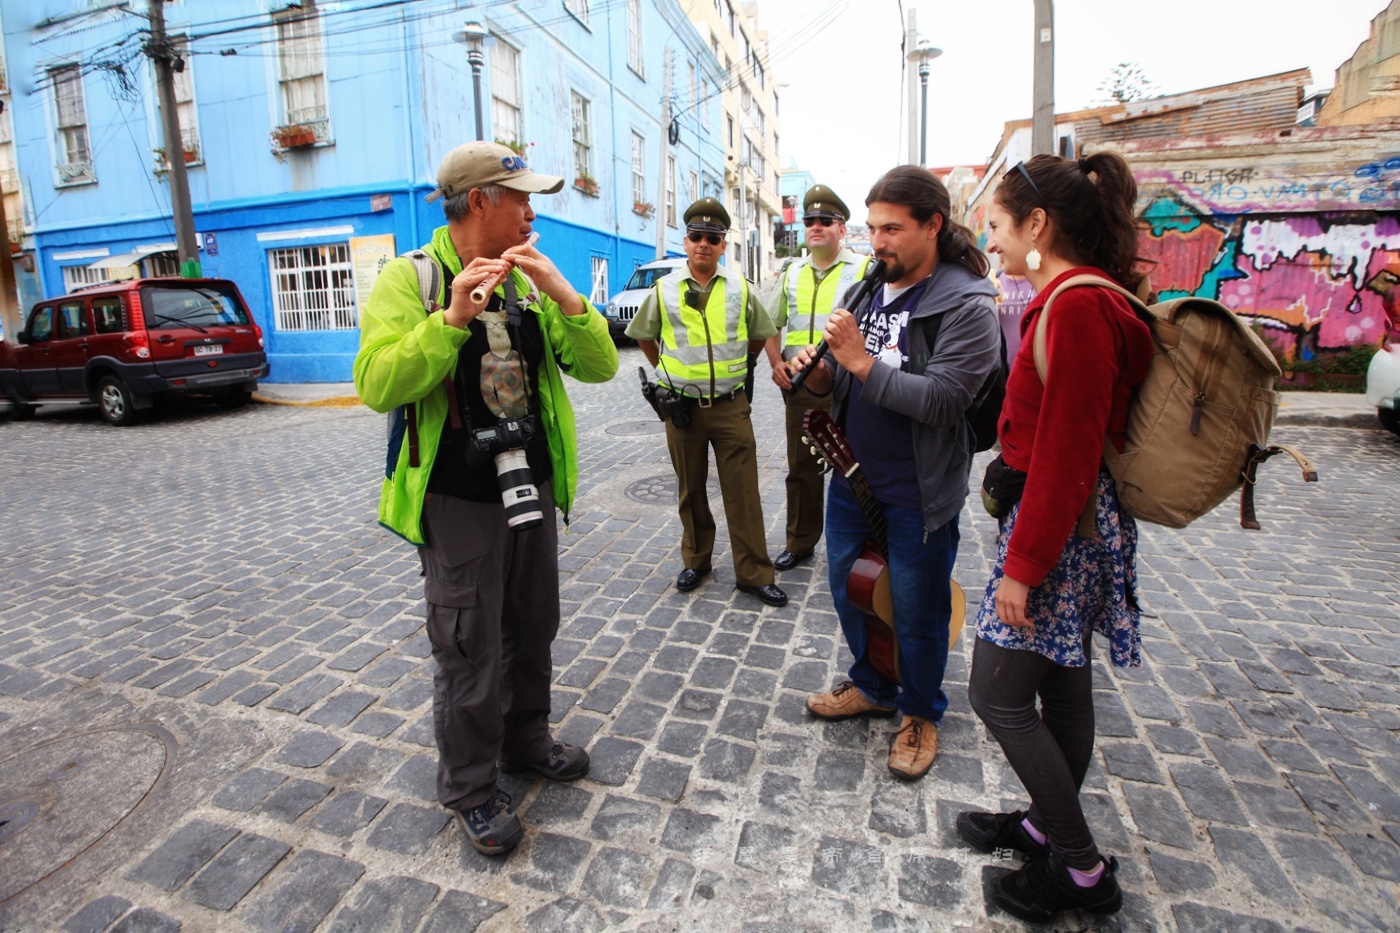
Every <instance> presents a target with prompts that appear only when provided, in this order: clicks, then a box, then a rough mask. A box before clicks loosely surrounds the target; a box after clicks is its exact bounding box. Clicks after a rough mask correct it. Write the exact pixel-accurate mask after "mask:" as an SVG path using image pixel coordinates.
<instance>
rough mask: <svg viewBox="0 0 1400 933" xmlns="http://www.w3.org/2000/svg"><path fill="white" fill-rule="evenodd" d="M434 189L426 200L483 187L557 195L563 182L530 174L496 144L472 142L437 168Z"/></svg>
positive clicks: (524, 164)
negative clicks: (499, 187) (496, 186)
mask: <svg viewBox="0 0 1400 933" xmlns="http://www.w3.org/2000/svg"><path fill="white" fill-rule="evenodd" d="M437 182H438V186H437V188H436V189H435V190H434V191H433V193H432V194H430V195H428V197H427V198H426V200H429V201H436V200H437V199H438V198H450V197H452V196H453V195H457V194H461V193H462V192H463V191H470V190H471V189H473V188H484V187H485V186H487V185H500V186H501V187H502V188H511V189H513V190H515V191H527V192H529V193H530V194H557V193H558V192H559V190H560V189H561V188H563V187H564V179H562V178H560V177H559V176H557V175H541V174H540V173H539V172H536V171H533V170H532V169H531V168H530V166H529V164H528V163H527V162H526V161H525V158H524V156H518V155H516V154H515V152H514V151H512V150H511V149H508V148H506V147H505V146H502V145H500V144H499V143H487V142H474V143H466V144H465V145H461V146H458V147H457V148H456V149H453V150H452V151H451V152H449V153H448V154H447V157H446V158H444V159H443V160H442V164H441V165H439V166H438V173H437Z"/></svg>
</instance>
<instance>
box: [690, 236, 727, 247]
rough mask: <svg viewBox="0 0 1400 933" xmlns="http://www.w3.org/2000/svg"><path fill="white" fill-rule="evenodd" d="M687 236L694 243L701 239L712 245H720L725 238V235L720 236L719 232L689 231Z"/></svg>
mask: <svg viewBox="0 0 1400 933" xmlns="http://www.w3.org/2000/svg"><path fill="white" fill-rule="evenodd" d="M686 236H687V237H688V238H689V239H690V242H692V243H699V242H700V241H701V240H704V241H705V242H706V243H709V244H710V245H711V246H718V245H719V244H720V241H721V240H723V239H724V237H722V236H720V235H719V234H718V233H688V234H686Z"/></svg>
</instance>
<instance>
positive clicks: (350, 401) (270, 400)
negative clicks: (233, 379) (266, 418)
mask: <svg viewBox="0 0 1400 933" xmlns="http://www.w3.org/2000/svg"><path fill="white" fill-rule="evenodd" d="M253 401H255V402H260V403H262V404H264V405H293V406H298V407H301V408H355V407H357V406H361V405H364V402H362V401H360V399H359V396H356V395H337V396H332V397H331V398H318V399H290V398H276V397H274V396H271V395H263V394H262V393H261V392H254V393H253Z"/></svg>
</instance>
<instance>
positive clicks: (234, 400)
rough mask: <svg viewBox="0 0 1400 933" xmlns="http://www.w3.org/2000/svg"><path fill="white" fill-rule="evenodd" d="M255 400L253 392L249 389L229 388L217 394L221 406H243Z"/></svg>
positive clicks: (215, 399)
mask: <svg viewBox="0 0 1400 933" xmlns="http://www.w3.org/2000/svg"><path fill="white" fill-rule="evenodd" d="M252 400H253V393H252V392H249V391H248V390H247V389H229V390H228V391H227V392H222V393H220V394H219V395H217V396H215V398H214V401H216V402H218V404H219V407H220V408H242V407H243V406H244V405H247V404H248V403H249V402H251V401H252Z"/></svg>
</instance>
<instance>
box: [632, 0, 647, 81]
mask: <svg viewBox="0 0 1400 933" xmlns="http://www.w3.org/2000/svg"><path fill="white" fill-rule="evenodd" d="M627 67H629V68H631V69H632V70H633V71H635V72H636V73H637V74H638V75H640V76H642V77H645V76H646V58H645V48H644V47H643V45H642V0H627Z"/></svg>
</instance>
